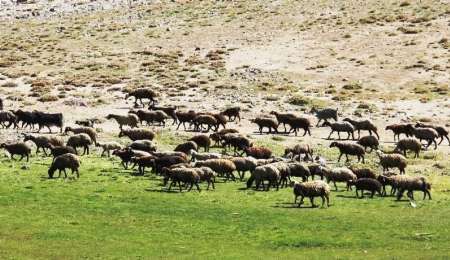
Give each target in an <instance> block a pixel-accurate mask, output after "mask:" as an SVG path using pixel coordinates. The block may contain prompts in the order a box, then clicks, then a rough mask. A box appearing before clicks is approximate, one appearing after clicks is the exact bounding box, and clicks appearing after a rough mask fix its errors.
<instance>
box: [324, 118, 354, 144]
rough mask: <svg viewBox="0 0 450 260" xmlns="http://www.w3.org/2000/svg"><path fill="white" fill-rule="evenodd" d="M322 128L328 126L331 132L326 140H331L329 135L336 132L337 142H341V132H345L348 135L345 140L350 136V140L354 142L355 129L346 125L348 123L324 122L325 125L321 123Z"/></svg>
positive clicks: (348, 124)
mask: <svg viewBox="0 0 450 260" xmlns="http://www.w3.org/2000/svg"><path fill="white" fill-rule="evenodd" d="M323 126H329V127H330V128H331V132H330V134H329V135H328V137H327V139H330V138H331V135H332V134H333V133H334V132H337V134H338V138H339V140H341V132H345V133H347V134H348V136H347V140H348V139H350V135H351V136H352V140H355V135H354V131H355V129H354V128H353V126H352V125H351V124H350V123H348V122H335V123H330V122H328V121H325V123H323Z"/></svg>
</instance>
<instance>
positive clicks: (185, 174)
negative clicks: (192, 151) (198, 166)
mask: <svg viewBox="0 0 450 260" xmlns="http://www.w3.org/2000/svg"><path fill="white" fill-rule="evenodd" d="M163 174H164V185H166V183H167V182H168V181H169V180H172V182H171V183H170V185H169V191H170V189H171V188H172V185H173V184H175V185H176V183H178V186H179V187H180V192H181V191H182V188H181V183H182V182H183V183H187V184H190V187H189V189H188V191H191V189H192V187H193V186H194V185H195V186H196V187H197V190H198V191H199V192H200V187H199V186H198V183H199V182H200V176H199V175H198V172H197V171H196V170H195V169H192V168H173V169H169V168H164V170H163Z"/></svg>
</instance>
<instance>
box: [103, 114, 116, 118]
mask: <svg viewBox="0 0 450 260" xmlns="http://www.w3.org/2000/svg"><path fill="white" fill-rule="evenodd" d="M113 117H114V116H113V115H112V114H108V115H107V116H106V117H105V118H106V119H111V118H113Z"/></svg>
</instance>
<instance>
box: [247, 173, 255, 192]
mask: <svg viewBox="0 0 450 260" xmlns="http://www.w3.org/2000/svg"><path fill="white" fill-rule="evenodd" d="M254 180H255V176H253V174H252V175H251V176H250V178H248V180H247V189H249V188H251V187H252V185H253V181H254Z"/></svg>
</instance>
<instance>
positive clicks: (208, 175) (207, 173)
mask: <svg viewBox="0 0 450 260" xmlns="http://www.w3.org/2000/svg"><path fill="white" fill-rule="evenodd" d="M193 169H194V170H196V171H197V174H198V176H199V177H200V181H201V182H202V181H206V182H207V183H208V187H207V188H206V190H209V186H210V185H212V188H213V190H215V189H216V187H214V183H215V182H216V176H215V174H216V173H215V172H214V171H213V170H212V169H211V168H209V167H200V168H193Z"/></svg>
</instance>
